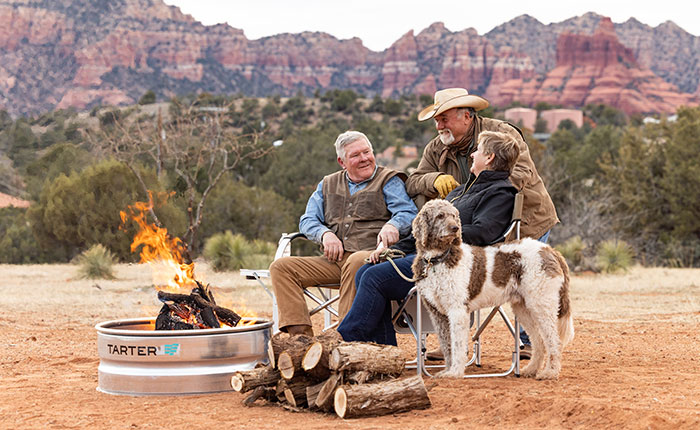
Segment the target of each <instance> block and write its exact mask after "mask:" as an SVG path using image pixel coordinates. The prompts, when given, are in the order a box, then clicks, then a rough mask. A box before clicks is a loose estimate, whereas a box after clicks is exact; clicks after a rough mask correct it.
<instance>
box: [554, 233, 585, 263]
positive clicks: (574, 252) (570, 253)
mask: <svg viewBox="0 0 700 430" xmlns="http://www.w3.org/2000/svg"><path fill="white" fill-rule="evenodd" d="M555 248H556V250H557V251H559V252H561V255H563V256H564V258H566V261H567V263H568V264H569V266H570V267H571V268H572V269H573V270H576V268H577V267H580V266H581V264H582V263H583V251H584V250H585V249H586V244H585V243H584V242H583V240H582V239H581V237H580V236H574V237H572V238H570V239H569V240H567V241H566V242H564V243H562V244H560V245H557V246H555Z"/></svg>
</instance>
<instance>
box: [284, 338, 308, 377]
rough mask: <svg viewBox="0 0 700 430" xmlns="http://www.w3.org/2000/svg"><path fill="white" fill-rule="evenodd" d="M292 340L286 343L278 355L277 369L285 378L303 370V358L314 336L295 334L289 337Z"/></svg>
mask: <svg viewBox="0 0 700 430" xmlns="http://www.w3.org/2000/svg"><path fill="white" fill-rule="evenodd" d="M289 340H290V342H288V343H287V344H286V348H285V349H284V351H282V352H280V353H279V356H278V357H277V369H279V371H280V375H281V376H282V377H283V378H284V379H292V378H293V377H294V376H295V375H297V374H299V373H303V372H299V371H300V370H301V359H302V357H303V356H304V353H305V352H306V349H307V348H308V347H309V344H310V343H311V342H312V341H313V339H312V338H310V337H308V336H304V335H298V336H293V337H291V338H289Z"/></svg>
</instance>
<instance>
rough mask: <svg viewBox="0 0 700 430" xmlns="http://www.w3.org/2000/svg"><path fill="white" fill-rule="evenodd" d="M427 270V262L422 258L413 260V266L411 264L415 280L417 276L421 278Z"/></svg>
mask: <svg viewBox="0 0 700 430" xmlns="http://www.w3.org/2000/svg"><path fill="white" fill-rule="evenodd" d="M424 268H425V260H423V259H422V258H420V257H417V258H415V259H414V260H413V264H411V270H412V271H413V278H414V279H415V278H416V277H417V276H420V275H421V274H422V273H423V270H424Z"/></svg>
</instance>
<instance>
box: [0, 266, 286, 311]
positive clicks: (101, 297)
mask: <svg viewBox="0 0 700 430" xmlns="http://www.w3.org/2000/svg"><path fill="white" fill-rule="evenodd" d="M78 269H79V267H78V266H75V265H71V264H50V265H0V277H1V279H3V283H2V285H0V294H1V295H2V297H3V300H2V304H0V309H2V310H3V311H10V312H11V311H12V310H15V311H28V310H31V309H34V310H37V311H42V312H50V311H51V310H52V309H56V308H65V307H79V308H81V311H82V312H76V318H77V321H80V322H86V323H96V322H98V321H95V320H93V319H92V318H95V317H99V318H100V319H104V318H108V319H121V318H136V317H143V316H156V315H157V314H158V310H159V309H160V307H161V305H162V303H160V302H158V300H157V298H156V290H155V288H154V287H153V281H152V274H151V268H150V266H148V265H147V264H117V265H115V266H114V269H115V270H114V275H115V277H116V279H114V280H89V279H79V278H78ZM195 274H196V276H197V279H199V280H200V281H202V282H204V283H209V284H210V285H211V286H212V289H213V291H214V297H215V298H216V300H217V303H218V304H219V305H222V306H226V307H229V308H231V309H235V310H237V311H239V312H241V313H242V309H243V308H244V307H246V308H249V309H250V310H251V311H253V312H255V313H257V314H261V315H266V316H267V315H270V314H271V306H272V300H271V299H270V297H269V296H268V295H267V293H266V292H265V290H264V289H263V288H261V287H259V286H257V283H256V282H254V281H247V280H245V279H244V278H243V277H241V276H240V275H239V274H238V272H229V273H226V272H219V273H216V272H214V271H213V270H210V269H209V267H208V266H207V264H206V263H199V262H198V263H197V265H196V270H195ZM86 309H89V310H90V311H89V314H90V315H89V316H88V317H87V321H81V319H85V317H82V318H81V315H85V313H86V312H85V310H86Z"/></svg>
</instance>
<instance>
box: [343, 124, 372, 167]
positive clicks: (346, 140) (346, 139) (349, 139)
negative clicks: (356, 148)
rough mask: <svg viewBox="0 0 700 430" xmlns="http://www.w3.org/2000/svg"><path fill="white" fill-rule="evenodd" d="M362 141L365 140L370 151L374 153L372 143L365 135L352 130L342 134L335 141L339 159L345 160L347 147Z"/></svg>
mask: <svg viewBox="0 0 700 430" xmlns="http://www.w3.org/2000/svg"><path fill="white" fill-rule="evenodd" d="M360 139H364V140H365V141H366V142H367V144H368V145H369V149H370V151H372V152H374V149H373V148H372V142H370V141H369V138H368V137H367V136H365V134H364V133H362V132H359V131H354V130H350V131H346V132H345V133H341V134H340V136H338V138H337V139H336V140H335V153H336V154H337V155H338V158H340V159H341V160H345V147H346V146H347V145H349V144H351V143H353V142H355V141H357V140H360Z"/></svg>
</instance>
